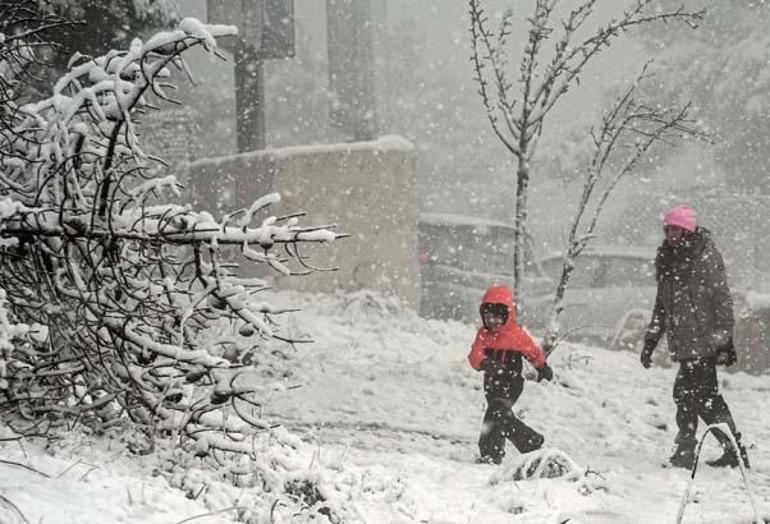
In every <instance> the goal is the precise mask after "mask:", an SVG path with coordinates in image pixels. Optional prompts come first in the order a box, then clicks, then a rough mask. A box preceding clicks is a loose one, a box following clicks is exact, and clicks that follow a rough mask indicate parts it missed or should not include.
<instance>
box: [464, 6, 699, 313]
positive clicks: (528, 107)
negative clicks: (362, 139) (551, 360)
mask: <svg viewBox="0 0 770 524" xmlns="http://www.w3.org/2000/svg"><path fill="white" fill-rule="evenodd" d="M557 3H558V2H557V0H535V11H534V13H533V15H532V16H530V17H528V18H527V19H526V27H527V30H526V32H525V46H524V51H523V54H522V56H521V58H520V59H519V61H518V63H517V64H516V65H514V64H513V63H512V62H511V60H510V57H509V54H508V49H507V47H508V44H509V39H510V37H511V35H512V34H513V11H512V10H510V9H509V10H507V11H505V12H504V13H503V16H502V21H501V22H500V25H499V28H498V30H497V31H496V32H495V31H492V30H491V29H490V28H489V24H490V21H489V17H488V15H487V12H486V10H485V8H484V5H483V1H482V0H468V5H469V13H470V21H471V27H470V32H471V44H472V54H471V60H472V62H473V66H474V70H475V78H476V81H477V83H478V86H479V94H480V96H481V100H482V103H483V106H484V109H485V111H486V114H487V118H488V119H489V122H490V124H491V126H492V129H493V131H494V133H495V135H496V136H497V137H498V138H499V139H500V141H501V142H502V143H503V144H504V145H505V147H506V148H507V150H508V151H509V152H510V153H511V154H512V155H513V156H515V157H516V160H517V170H516V177H515V179H516V201H515V210H516V214H515V220H514V226H515V232H514V235H515V251H514V262H513V266H514V267H513V275H514V286H515V289H514V293H515V295H516V296H517V298H518V302H517V303H518V307H521V304H522V302H523V297H521V293H520V291H521V275H522V273H523V266H524V260H523V258H524V257H523V253H524V247H523V243H524V235H525V231H526V225H527V211H528V210H527V199H528V190H529V183H530V179H531V176H532V173H531V162H532V159H533V157H534V155H535V146H536V144H537V141H538V138H539V137H540V136H541V135H542V133H543V130H544V124H545V121H546V118H547V116H548V115H549V114H550V112H551V111H552V110H553V108H554V107H555V106H556V105H557V104H558V103H559V101H560V100H562V97H563V95H564V94H565V93H567V91H568V90H569V89H570V88H571V87H572V86H573V85H575V84H576V83H578V80H579V77H580V74H581V73H582V72H583V71H584V69H585V67H586V66H587V64H588V63H589V62H591V60H592V59H593V58H594V57H595V56H597V55H598V54H599V53H600V52H601V51H602V50H603V49H606V48H607V47H609V46H610V45H611V43H612V42H613V41H614V39H615V38H617V37H619V36H620V35H621V34H623V33H624V32H626V31H628V30H630V29H633V28H634V27H637V26H641V25H645V24H649V23H656V22H679V23H683V24H686V25H688V26H691V27H694V26H695V24H696V22H697V21H698V20H700V19H701V18H702V12H690V11H686V10H685V9H684V8H681V7H680V8H678V9H675V10H672V11H651V10H650V7H652V6H651V4H654V1H653V0H635V1H634V2H633V3H632V5H631V6H630V7H629V8H628V9H627V10H625V11H624V12H623V13H622V14H621V15H620V16H619V17H618V18H615V19H612V20H611V21H610V22H608V23H607V24H605V25H603V26H601V27H600V28H599V29H598V30H597V31H596V32H595V33H594V34H592V35H591V36H589V37H587V38H584V39H579V38H580V37H579V36H578V35H579V33H580V31H581V29H584V26H585V24H586V23H587V22H588V21H589V20H591V19H592V15H593V14H594V6H595V4H596V0H582V1H581V2H580V3H579V4H578V6H577V7H576V8H575V9H573V10H572V11H571V12H570V13H569V15H568V16H567V17H566V18H563V19H561V20H555V18H556V17H555V15H554V10H555V8H556V5H557ZM554 26H558V27H559V31H560V32H561V34H560V35H559V36H556V29H555V28H554ZM551 39H554V40H555V44H554V46H553V49H552V51H550V52H548V51H547V50H546V47H545V46H546V44H547V43H548V41H549V40H551ZM576 40H577V41H576Z"/></svg>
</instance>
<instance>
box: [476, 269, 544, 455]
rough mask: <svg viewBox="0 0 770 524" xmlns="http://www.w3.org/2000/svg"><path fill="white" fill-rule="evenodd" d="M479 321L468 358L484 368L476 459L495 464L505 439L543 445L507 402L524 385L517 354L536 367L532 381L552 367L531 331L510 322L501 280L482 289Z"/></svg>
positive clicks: (521, 446) (511, 311)
mask: <svg viewBox="0 0 770 524" xmlns="http://www.w3.org/2000/svg"><path fill="white" fill-rule="evenodd" d="M479 311H480V313H481V320H482V322H483V324H484V325H483V327H481V328H479V330H478V333H476V340H475V341H474V342H473V346H471V352H470V354H469V355H468V361H469V362H470V364H471V366H472V367H473V368H474V369H476V370H481V371H484V395H485V397H486V399H487V411H486V413H485V414H484V425H483V427H482V429H481V437H479V452H480V454H481V456H480V458H479V462H482V463H492V464H500V462H502V460H503V456H504V455H505V439H506V438H507V439H508V440H510V441H511V442H512V443H513V445H514V446H516V449H518V450H519V452H520V453H528V452H530V451H534V450H536V449H539V448H540V447H542V445H543V441H544V438H543V435H541V434H540V433H538V432H537V431H535V430H534V429H532V428H530V427H529V426H527V425H526V424H525V423H524V422H522V421H521V420H519V419H518V418H516V415H515V414H514V413H513V409H512V408H513V404H514V403H515V402H516V400H517V399H518V398H519V395H521V392H522V390H523V388H524V377H523V376H522V374H521V370H522V364H521V357H522V356H524V357H526V358H527V360H529V361H530V362H531V363H532V364H533V365H534V366H535V368H536V369H537V381H538V382H540V381H541V380H543V379H546V380H551V379H552V378H553V371H552V370H551V368H550V367H549V366H548V364H547V363H546V361H545V359H546V356H545V353H544V352H543V350H542V348H541V347H540V346H538V345H537V343H536V342H535V341H534V340H532V337H531V336H530V335H529V333H527V332H526V331H525V330H524V329H522V328H521V327H520V326H519V325H518V324H517V323H516V308H515V307H514V305H513V295H512V294H511V291H510V289H508V288H507V287H506V286H502V285H498V284H495V285H493V286H491V287H490V288H489V289H488V290H487V292H486V293H485V294H484V299H483V301H482V303H481V307H480V308H479Z"/></svg>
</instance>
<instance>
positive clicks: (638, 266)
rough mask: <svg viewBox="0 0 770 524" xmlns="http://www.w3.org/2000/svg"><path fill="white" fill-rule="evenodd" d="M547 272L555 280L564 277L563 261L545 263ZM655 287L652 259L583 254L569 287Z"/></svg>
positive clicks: (544, 268)
mask: <svg viewBox="0 0 770 524" xmlns="http://www.w3.org/2000/svg"><path fill="white" fill-rule="evenodd" d="M543 270H544V271H545V272H546V274H547V275H548V276H550V277H551V278H552V279H554V281H556V280H557V279H558V278H559V277H561V270H562V260H561V259H560V258H552V259H549V260H546V261H544V262H543ZM653 285H655V273H654V269H653V264H652V260H647V259H645V258H642V257H623V256H603V255H597V254H583V255H580V256H579V257H578V258H577V259H576V260H575V270H574V271H573V272H572V275H571V276H570V282H569V285H568V287H572V288H601V287H645V286H653Z"/></svg>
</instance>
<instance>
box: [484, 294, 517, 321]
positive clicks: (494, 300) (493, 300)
mask: <svg viewBox="0 0 770 524" xmlns="http://www.w3.org/2000/svg"><path fill="white" fill-rule="evenodd" d="M481 302H482V303H485V304H504V305H505V307H506V308H508V322H506V324H513V323H515V322H516V307H514V305H513V293H511V290H510V289H508V286H504V285H503V284H492V285H491V286H489V289H487V292H486V293H484V298H483V299H482V300H481Z"/></svg>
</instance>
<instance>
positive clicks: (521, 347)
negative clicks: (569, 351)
mask: <svg viewBox="0 0 770 524" xmlns="http://www.w3.org/2000/svg"><path fill="white" fill-rule="evenodd" d="M515 337H516V342H517V344H516V350H517V351H518V352H519V353H521V354H522V355H524V358H526V359H527V360H529V361H530V362H532V365H533V366H535V367H536V368H541V367H543V365H545V352H544V351H543V348H541V347H540V346H539V345H538V343H537V342H535V340H534V339H533V338H532V336H531V335H530V334H529V333H528V332H527V331H526V330H525V329H522V328H521V327H518V326H517V327H516V335H515Z"/></svg>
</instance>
